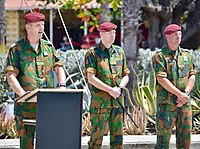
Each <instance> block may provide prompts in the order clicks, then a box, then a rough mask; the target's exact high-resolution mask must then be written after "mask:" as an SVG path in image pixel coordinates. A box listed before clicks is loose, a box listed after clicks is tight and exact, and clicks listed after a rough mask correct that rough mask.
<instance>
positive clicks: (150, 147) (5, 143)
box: [0, 135, 200, 149]
mask: <svg viewBox="0 0 200 149" xmlns="http://www.w3.org/2000/svg"><path fill="white" fill-rule="evenodd" d="M88 141H89V137H88V136H86V137H82V143H81V144H82V147H81V149H87V142H88ZM155 144H156V136H155V135H131V136H124V142H123V145H124V149H145V148H146V149H154V147H155ZM0 148H1V149H19V139H7V140H0ZM175 148H176V147H175V136H174V135H172V138H171V142H170V149H175ZM199 148H200V135H192V144H191V148H190V149H199ZM66 149H70V148H69V147H66ZM102 149H109V136H105V137H104V140H103V146H102Z"/></svg>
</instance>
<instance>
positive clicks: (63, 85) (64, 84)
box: [58, 82, 66, 87]
mask: <svg viewBox="0 0 200 149" xmlns="http://www.w3.org/2000/svg"><path fill="white" fill-rule="evenodd" d="M58 87H66V83H63V82H62V83H59V84H58Z"/></svg>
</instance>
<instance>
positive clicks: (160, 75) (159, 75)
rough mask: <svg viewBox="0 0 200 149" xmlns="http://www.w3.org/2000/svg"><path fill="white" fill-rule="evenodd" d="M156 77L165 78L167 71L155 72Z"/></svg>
mask: <svg viewBox="0 0 200 149" xmlns="http://www.w3.org/2000/svg"><path fill="white" fill-rule="evenodd" d="M156 77H163V78H167V73H166V72H159V73H157V75H156Z"/></svg>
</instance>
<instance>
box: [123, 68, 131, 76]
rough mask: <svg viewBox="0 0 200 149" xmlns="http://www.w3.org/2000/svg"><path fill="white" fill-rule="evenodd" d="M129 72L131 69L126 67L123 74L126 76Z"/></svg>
mask: <svg viewBox="0 0 200 149" xmlns="http://www.w3.org/2000/svg"><path fill="white" fill-rule="evenodd" d="M129 73H130V70H129V69H128V68H125V69H124V71H123V74H122V75H123V76H125V75H127V74H129Z"/></svg>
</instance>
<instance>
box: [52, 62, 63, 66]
mask: <svg viewBox="0 0 200 149" xmlns="http://www.w3.org/2000/svg"><path fill="white" fill-rule="evenodd" d="M56 66H63V63H62V62H60V61H59V62H56V63H55V64H54V67H56Z"/></svg>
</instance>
